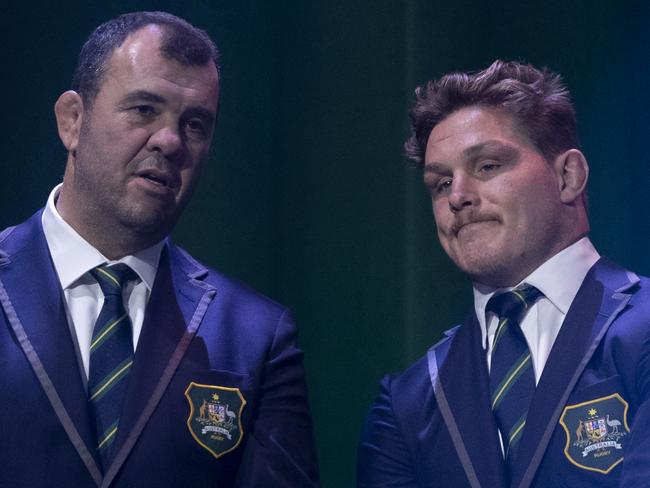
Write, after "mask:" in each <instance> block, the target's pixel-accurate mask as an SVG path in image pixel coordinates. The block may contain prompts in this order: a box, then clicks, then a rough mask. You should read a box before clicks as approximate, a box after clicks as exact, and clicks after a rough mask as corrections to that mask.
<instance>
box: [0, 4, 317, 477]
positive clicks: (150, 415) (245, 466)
mask: <svg viewBox="0 0 650 488" xmlns="http://www.w3.org/2000/svg"><path fill="white" fill-rule="evenodd" d="M217 63H218V52H217V49H216V47H215V46H214V44H213V43H212V41H211V40H210V38H209V37H208V35H207V34H206V33H205V32H204V31H202V30H200V29H197V28H195V27H193V26H191V25H190V24H188V23H187V22H185V21H184V20H182V19H180V18H178V17H175V16H173V15H170V14H167V13H162V12H138V13H133V14H126V15H122V16H120V17H118V18H116V19H113V20H111V21H109V22H107V23H105V24H103V25H102V26H100V27H99V28H97V30H96V31H95V32H93V34H91V36H90V38H89V39H88V41H87V42H86V44H85V45H84V47H83V49H82V52H81V55H80V58H79V64H78V68H77V71H76V73H75V76H74V84H73V86H74V88H75V90H74V91H73V90H70V91H67V92H65V93H63V94H62V95H61V97H60V98H59V99H58V101H57V102H56V105H55V114H56V120H57V125H58V130H59V135H60V138H61V140H62V142H63V144H64V146H65V147H66V149H67V151H68V158H67V163H66V168H65V173H64V179H63V183H62V184H61V185H59V186H57V187H56V188H54V190H53V191H52V193H51V194H50V197H49V199H48V201H47V205H46V206H45V208H44V209H42V210H40V211H39V212H37V213H36V214H35V215H34V216H33V217H32V218H30V219H29V220H28V221H27V222H25V223H22V224H20V225H17V226H15V227H12V228H9V229H6V230H5V231H3V232H2V233H1V234H0V304H1V305H2V314H1V315H0V358H2V359H1V364H2V367H1V368H0V384H2V388H0V405H1V406H2V409H1V411H0V412H1V413H0V432H2V434H3V442H2V443H1V444H0V486H25V487H27V486H28V487H39V486H74V487H91V486H102V487H108V486H115V487H118V486H123V487H133V486H138V487H147V486H151V487H164V486H170V487H171V486H219V487H221V486H223V487H225V486H265V487H266V486H269V487H272V486H278V487H280V486H282V487H284V486H317V485H318V476H317V471H316V459H315V452H314V443H313V434H312V425H311V418H310V414H309V407H308V402H307V394H306V385H305V378H304V371H303V365H302V352H301V351H300V350H299V349H298V347H297V345H296V330H295V326H294V324H293V322H292V319H291V316H290V314H289V312H288V311H287V309H285V308H284V307H282V306H281V305H278V304H276V303H274V302H272V301H271V300H269V299H267V298H265V297H262V296H260V295H258V294H257V293H255V292H253V291H252V290H250V289H248V288H246V287H245V286H243V285H241V284H239V283H237V282H235V281H233V280H231V279H229V278H227V277H225V276H223V275H221V274H220V273H218V272H216V271H214V270H212V269H210V268H207V267H205V266H204V265H202V264H200V263H198V262H197V261H195V260H194V259H193V258H192V257H191V256H189V255H188V254H186V253H185V252H184V251H183V250H181V249H180V248H178V247H176V246H175V245H173V244H172V243H171V241H170V240H169V237H168V235H169V233H170V231H171V230H172V228H173V227H174V225H175V223H176V222H177V220H178V218H179V216H180V214H181V212H182V210H183V208H184V207H185V205H186V204H187V202H188V200H189V198H190V196H191V194H192V191H193V189H194V187H195V185H196V183H197V182H198V180H199V174H200V170H201V168H202V166H203V164H204V161H205V159H206V157H207V155H208V151H209V149H210V145H211V140H212V135H213V132H214V127H215V124H216V117H217V111H218V94H219V69H218V64H217Z"/></svg>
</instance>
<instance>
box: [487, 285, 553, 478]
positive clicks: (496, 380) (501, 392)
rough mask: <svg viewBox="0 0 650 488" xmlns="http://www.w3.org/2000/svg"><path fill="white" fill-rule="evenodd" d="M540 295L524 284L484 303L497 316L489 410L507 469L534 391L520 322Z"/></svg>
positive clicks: (519, 437) (515, 448) (527, 350)
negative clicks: (499, 435) (496, 426)
mask: <svg viewBox="0 0 650 488" xmlns="http://www.w3.org/2000/svg"><path fill="white" fill-rule="evenodd" d="M541 295H542V293H541V292H540V291H539V290H538V289H537V288H535V287H533V286H530V285H524V286H522V287H520V288H518V289H516V290H512V291H509V292H506V293H502V294H500V295H495V296H493V297H492V298H490V301H489V302H488V304H487V307H486V310H487V311H489V312H493V313H495V314H496V315H497V316H498V317H499V325H498V327H497V330H496V333H495V335H494V342H493V344H492V359H491V365H490V392H491V405H492V412H493V413H494V416H495V418H496V421H497V425H498V427H499V430H500V431H501V438H502V439H503V450H504V454H505V459H506V463H507V464H508V468H509V470H510V472H512V467H513V465H514V462H515V458H516V454H517V446H518V443H519V440H520V439H521V434H522V432H523V430H524V426H525V425H526V414H527V413H528V407H529V405H530V401H531V399H532V397H533V393H534V392H535V375H534V372H533V367H532V363H531V358H530V350H529V349H528V344H527V343H526V339H525V338H524V335H523V333H522V332H521V328H520V327H519V325H520V323H521V320H522V319H523V317H524V315H525V314H526V312H527V310H528V308H529V306H530V305H532V304H533V303H534V302H535V300H537V299H538V298H539V297H540V296H541Z"/></svg>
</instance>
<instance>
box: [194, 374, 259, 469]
mask: <svg viewBox="0 0 650 488" xmlns="http://www.w3.org/2000/svg"><path fill="white" fill-rule="evenodd" d="M185 396H186V397H187V400H188V401H189V404H190V415H189V417H188V418H187V427H188V428H189V430H190V433H191V434H192V437H194V439H195V440H196V442H198V443H199V444H200V445H201V446H202V447H204V448H205V449H207V450H208V451H209V452H210V454H212V455H213V456H214V457H215V458H217V459H219V458H220V457H221V456H223V455H224V454H226V453H228V452H230V451H232V450H233V449H235V448H236V447H237V446H238V445H239V443H240V442H241V440H242V438H243V435H244V432H243V429H242V425H241V413H242V411H243V410H244V405H246V400H245V399H244V397H243V396H242V394H241V392H240V391H239V388H229V387H226V386H214V385H200V384H198V383H194V382H193V381H192V382H191V383H190V384H189V386H188V387H187V389H186V390H185Z"/></svg>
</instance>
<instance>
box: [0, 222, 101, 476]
mask: <svg viewBox="0 0 650 488" xmlns="http://www.w3.org/2000/svg"><path fill="white" fill-rule="evenodd" d="M40 216H41V212H38V213H37V214H36V215H34V216H33V217H32V218H31V219H30V220H29V221H27V222H26V223H25V224H22V225H21V226H18V227H16V228H14V229H13V231H11V233H7V234H4V236H3V237H4V238H3V239H2V244H1V245H2V249H3V250H2V251H0V252H1V254H2V255H1V257H0V301H1V302H2V307H3V309H4V312H5V315H6V317H7V319H8V321H9V324H10V326H11V327H12V329H13V331H14V333H15V335H16V337H17V339H18V342H19V344H20V347H21V348H22V349H23V352H24V353H25V356H26V357H27V360H28V361H29V363H30V365H31V367H32V369H33V370H34V373H35V374H36V376H37V378H38V381H39V383H40V385H41V387H42V388H43V390H44V392H45V394H46V396H47V398H48V400H49V402H50V403H51V404H52V408H53V409H54V412H55V413H56V415H57V417H58V418H59V420H60V422H61V424H62V426H63V428H64V429H65V431H66V433H67V434H68V437H69V438H70V440H71V442H72V444H73V445H74V447H75V449H76V451H77V453H78V454H79V456H80V457H81V459H82V461H83V462H84V464H85V465H86V468H87V469H88V471H89V472H90V475H91V476H92V478H93V479H94V480H95V482H96V483H97V485H99V484H100V483H101V479H102V475H101V471H100V469H99V467H98V466H99V465H98V462H97V458H96V454H95V449H94V444H95V441H94V434H93V431H92V427H91V425H90V417H89V414H88V402H87V395H86V391H85V386H84V384H83V381H82V377H81V370H80V365H79V364H78V362H77V353H76V350H75V345H74V342H73V339H72V337H71V333H70V328H69V326H68V321H67V316H66V312H65V305H64V299H63V292H62V290H61V285H60V283H59V280H58V277H57V275H56V271H55V270H54V266H53V264H52V262H51V259H50V254H49V250H48V248H47V243H46V241H45V236H44V235H43V232H42V229H41V224H40Z"/></svg>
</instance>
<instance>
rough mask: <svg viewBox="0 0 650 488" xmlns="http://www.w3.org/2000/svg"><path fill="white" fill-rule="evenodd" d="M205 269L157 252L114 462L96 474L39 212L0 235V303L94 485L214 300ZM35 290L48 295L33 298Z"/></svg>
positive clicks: (133, 432) (130, 441)
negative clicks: (156, 262)
mask: <svg viewBox="0 0 650 488" xmlns="http://www.w3.org/2000/svg"><path fill="white" fill-rule="evenodd" d="M208 273H209V272H208V270H207V268H205V267H203V266H201V265H200V264H198V263H197V262H196V261H194V260H193V259H192V258H191V257H190V256H189V255H187V254H186V253H185V252H183V251H182V250H180V249H178V248H176V247H174V246H173V245H171V244H170V242H169V241H167V242H166V243H165V247H164V249H163V252H162V254H161V261H160V266H159V270H158V273H157V276H156V281H155V284H154V287H153V290H152V294H151V297H150V299H149V304H148V305H147V311H146V314H145V321H144V324H143V330H142V335H141V337H140V342H139V346H138V353H137V354H136V358H135V362H134V365H133V371H132V372H131V375H130V378H129V386H128V390H127V396H126V400H125V405H124V409H123V413H122V416H121V424H120V431H119V434H118V438H117V439H116V442H117V446H118V450H117V454H116V456H115V458H114V459H113V463H112V464H111V466H110V467H109V469H108V470H107V471H106V472H105V473H104V475H103V476H102V473H101V470H100V469H99V463H98V458H97V456H96V452H95V449H94V443H95V441H94V435H93V431H92V426H91V423H90V416H89V412H88V402H87V395H86V391H85V389H84V385H83V381H82V377H81V373H80V371H81V365H80V364H79V363H78V360H77V354H76V351H75V346H74V343H73V340H72V336H71V331H70V329H69V327H68V323H67V318H66V314H65V305H64V299H63V292H62V290H61V286H60V283H59V281H58V277H57V276H56V272H55V270H54V266H53V264H52V260H51V258H50V254H49V250H48V247H47V243H46V240H45V236H44V234H43V230H42V227H41V211H39V212H37V213H36V214H35V215H33V216H32V217H31V218H30V219H29V220H28V221H27V222H25V223H23V224H21V225H18V226H16V227H12V228H9V229H7V230H5V231H3V232H2V233H0V303H1V305H2V308H3V309H4V312H5V315H6V316H7V318H8V321H9V324H10V326H11V327H12V329H13V330H14V333H15V335H16V337H17V339H18V342H19V344H20V346H21V348H22V349H23V351H24V353H25V355H26V357H27V360H28V361H29V363H30V365H31V367H32V369H33V370H34V372H35V374H36V376H37V378H38V380H39V382H40V384H41V387H42V388H43V390H44V392H45V394H46V395H47V397H48V400H49V401H50V403H51V404H52V408H53V409H54V411H55V413H56V415H57V417H58V418H59V420H60V422H61V424H62V426H63V428H64V429H65V431H66V433H67V434H68V436H69V438H70V440H71V442H72V444H73V445H74V447H75V449H76V451H77V453H78V454H79V456H80V457H81V459H82V461H83V462H84V464H85V465H86V468H87V469H88V471H89V473H90V475H91V476H92V478H93V479H94V481H95V483H96V484H97V485H98V486H100V485H101V486H102V487H108V486H109V485H110V483H111V482H112V481H113V480H114V479H115V477H116V475H117V474H118V472H119V470H120V468H121V466H122V465H123V464H124V461H125V460H126V458H127V456H128V455H129V453H130V452H131V449H132V448H133V446H134V445H135V442H136V441H137V439H138V438H139V436H140V434H141V433H142V430H143V429H144V426H145V424H146V422H147V421H148V419H149V418H150V416H151V414H152V413H153V411H154V409H155V408H156V405H158V402H159V401H160V399H161V397H162V395H163V393H164V391H165V389H166V387H167V385H168V384H169V381H170V380H171V378H172V376H173V374H174V372H175V371H176V369H177V368H178V365H179V363H180V361H181V360H182V358H183V356H184V354H185V352H186V350H187V348H188V346H189V344H190V341H191V340H192V338H193V337H194V335H195V334H196V331H197V329H198V327H199V326H200V324H201V321H202V320H203V317H204V315H205V313H206V311H207V308H208V305H209V304H210V302H211V301H212V299H213V298H214V296H215V295H216V289H215V287H214V286H212V285H211V284H209V283H208V282H207V281H206V278H207V276H208ZM37 287H40V288H43V289H44V290H47V291H46V292H44V293H39V294H38V296H39V299H38V300H34V299H33V297H34V294H35V290H36V288H37Z"/></svg>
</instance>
